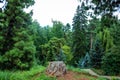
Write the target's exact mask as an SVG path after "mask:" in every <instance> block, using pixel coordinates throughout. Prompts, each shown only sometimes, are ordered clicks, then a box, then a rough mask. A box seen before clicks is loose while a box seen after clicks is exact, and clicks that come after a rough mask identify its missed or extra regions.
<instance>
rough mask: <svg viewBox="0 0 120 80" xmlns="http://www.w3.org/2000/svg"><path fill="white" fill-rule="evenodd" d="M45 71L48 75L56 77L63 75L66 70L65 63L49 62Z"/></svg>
mask: <svg viewBox="0 0 120 80" xmlns="http://www.w3.org/2000/svg"><path fill="white" fill-rule="evenodd" d="M46 72H47V74H48V75H50V76H56V77H57V76H62V75H65V74H66V72H67V70H66V65H65V63H64V62H63V61H52V62H49V65H48V67H47V70H46Z"/></svg>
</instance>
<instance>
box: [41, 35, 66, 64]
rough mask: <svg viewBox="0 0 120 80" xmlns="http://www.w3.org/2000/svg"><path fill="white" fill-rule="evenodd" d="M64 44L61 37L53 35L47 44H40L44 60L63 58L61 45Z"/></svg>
mask: <svg viewBox="0 0 120 80" xmlns="http://www.w3.org/2000/svg"><path fill="white" fill-rule="evenodd" d="M64 44H65V40H64V39H63V38H56V37H53V38H51V39H50V41H49V42H48V43H47V44H44V45H42V46H41V48H42V55H43V56H44V62H47V61H54V60H65V55H64V53H63V50H62V46H63V45H64Z"/></svg>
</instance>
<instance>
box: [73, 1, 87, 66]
mask: <svg viewBox="0 0 120 80" xmlns="http://www.w3.org/2000/svg"><path fill="white" fill-rule="evenodd" d="M84 7H85V6H84V3H82V6H78V7H77V10H76V14H75V16H74V18H73V34H72V40H73V44H72V51H73V60H72V61H73V62H72V63H73V64H74V65H75V66H77V63H78V61H79V59H80V58H81V57H83V56H85V53H86V46H87V45H86V32H85V30H86V29H87V19H86V18H87V17H86V11H85V9H84Z"/></svg>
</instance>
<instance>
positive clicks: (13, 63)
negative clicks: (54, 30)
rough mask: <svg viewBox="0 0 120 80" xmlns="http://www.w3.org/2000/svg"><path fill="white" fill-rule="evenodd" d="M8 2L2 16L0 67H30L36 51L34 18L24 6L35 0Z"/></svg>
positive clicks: (31, 3) (8, 0)
mask: <svg viewBox="0 0 120 80" xmlns="http://www.w3.org/2000/svg"><path fill="white" fill-rule="evenodd" d="M7 2H8V4H7V6H6V10H5V11H4V13H2V14H4V15H5V16H4V18H2V19H3V20H2V22H1V23H0V24H3V27H4V28H3V29H2V30H1V31H0V32H1V35H2V36H3V37H2V38H1V39H2V40H1V42H2V45H1V46H2V47H1V48H0V65H2V66H0V68H2V69H13V68H14V69H29V68H30V67H31V66H32V65H33V62H34V54H35V52H36V49H35V46H34V43H33V40H32V36H31V35H32V34H31V32H30V25H31V24H32V18H31V16H32V15H31V14H30V13H26V12H25V11H24V8H28V7H29V6H32V5H33V4H34V0H17V1H16V0H7Z"/></svg>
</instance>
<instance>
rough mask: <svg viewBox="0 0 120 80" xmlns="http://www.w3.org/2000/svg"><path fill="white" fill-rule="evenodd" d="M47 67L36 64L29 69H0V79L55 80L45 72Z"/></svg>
mask: <svg viewBox="0 0 120 80" xmlns="http://www.w3.org/2000/svg"><path fill="white" fill-rule="evenodd" d="M45 69H46V68H45V67H43V66H35V67H33V68H31V69H30V70H29V71H16V72H13V71H0V80H55V79H53V78H50V77H47V76H46V75H45V74H44V71H45ZM38 76H40V77H38Z"/></svg>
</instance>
